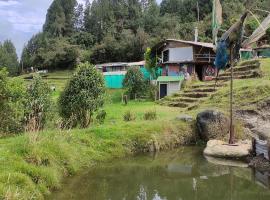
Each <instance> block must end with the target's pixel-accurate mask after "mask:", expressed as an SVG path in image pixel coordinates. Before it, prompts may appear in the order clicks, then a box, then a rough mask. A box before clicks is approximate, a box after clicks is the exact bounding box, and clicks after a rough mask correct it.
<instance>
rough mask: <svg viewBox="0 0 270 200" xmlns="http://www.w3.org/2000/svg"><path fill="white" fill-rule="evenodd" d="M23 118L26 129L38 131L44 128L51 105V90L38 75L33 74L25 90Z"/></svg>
mask: <svg viewBox="0 0 270 200" xmlns="http://www.w3.org/2000/svg"><path fill="white" fill-rule="evenodd" d="M26 99H27V101H26V102H25V110H26V111H25V120H26V130H27V131H30V132H32V131H40V130H42V129H43V128H44V125H45V123H46V120H47V118H48V113H49V110H50V107H51V105H52V100H51V90H50V88H49V86H48V84H47V83H46V82H44V81H43V80H42V78H41V77H40V76H39V75H36V76H34V79H33V80H32V82H31V84H30V86H29V87H28V92H27V98H26Z"/></svg>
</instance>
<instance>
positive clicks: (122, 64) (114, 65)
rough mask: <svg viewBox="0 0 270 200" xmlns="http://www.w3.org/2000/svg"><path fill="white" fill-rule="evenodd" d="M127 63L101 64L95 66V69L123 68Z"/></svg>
mask: <svg viewBox="0 0 270 200" xmlns="http://www.w3.org/2000/svg"><path fill="white" fill-rule="evenodd" d="M127 64H128V63H125V62H114V63H103V64H98V65H96V67H97V68H101V67H123V66H127Z"/></svg>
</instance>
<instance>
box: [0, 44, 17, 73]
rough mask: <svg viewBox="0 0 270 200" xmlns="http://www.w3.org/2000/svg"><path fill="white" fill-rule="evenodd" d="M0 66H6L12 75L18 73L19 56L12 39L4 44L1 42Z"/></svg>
mask: <svg viewBox="0 0 270 200" xmlns="http://www.w3.org/2000/svg"><path fill="white" fill-rule="evenodd" d="M0 67H6V68H7V69H8V72H9V74H11V75H17V74H18V70H19V69H18V67H19V62H18V57H17V53H16V48H15V46H14V44H13V43H12V41H11V40H5V41H4V43H3V44H2V45H1V43H0Z"/></svg>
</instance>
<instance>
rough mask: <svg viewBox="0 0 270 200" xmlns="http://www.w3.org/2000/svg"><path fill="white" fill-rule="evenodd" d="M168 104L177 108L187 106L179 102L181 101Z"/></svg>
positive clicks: (187, 105)
mask: <svg viewBox="0 0 270 200" xmlns="http://www.w3.org/2000/svg"><path fill="white" fill-rule="evenodd" d="M168 106H170V107H178V108H187V107H189V104H186V103H181V102H170V103H168Z"/></svg>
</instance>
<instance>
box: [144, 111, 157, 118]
mask: <svg viewBox="0 0 270 200" xmlns="http://www.w3.org/2000/svg"><path fill="white" fill-rule="evenodd" d="M143 118H144V120H156V119H157V112H156V111H155V110H152V111H147V112H146V113H144V116H143Z"/></svg>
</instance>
